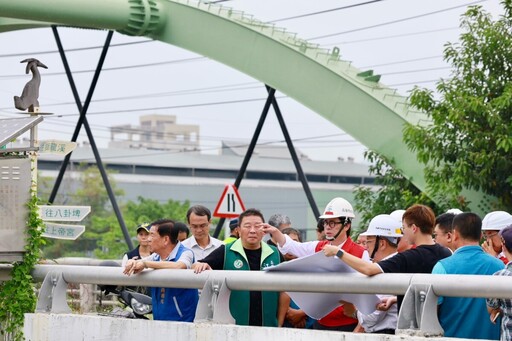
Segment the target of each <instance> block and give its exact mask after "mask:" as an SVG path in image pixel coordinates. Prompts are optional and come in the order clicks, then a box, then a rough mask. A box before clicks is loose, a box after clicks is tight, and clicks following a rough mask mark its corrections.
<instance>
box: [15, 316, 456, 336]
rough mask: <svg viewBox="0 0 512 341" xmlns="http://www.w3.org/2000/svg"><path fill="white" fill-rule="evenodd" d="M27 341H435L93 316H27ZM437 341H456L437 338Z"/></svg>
mask: <svg viewBox="0 0 512 341" xmlns="http://www.w3.org/2000/svg"><path fill="white" fill-rule="evenodd" d="M24 333H25V338H26V340H27V341H69V340H85V341H87V340H123V341H140V340H151V341H169V340H173V341H239V340H243V341H261V340H265V341H272V340H293V341H311V340H314V341H344V340H347V341H348V340H350V341H399V340H400V341H405V340H407V341H409V340H412V341H420V340H422V341H426V340H429V341H432V338H424V337H411V336H397V335H384V334H356V333H344V332H335V331H321V330H305V329H291V328H270V327H247V326H235V325H225V324H214V323H207V322H205V323H184V322H165V321H149V320H133V319H123V318H114V317H104V316H93V315H75V314H26V315H25V326H24ZM435 340H436V341H442V340H457V341H462V340H464V339H452V338H444V337H441V338H435Z"/></svg>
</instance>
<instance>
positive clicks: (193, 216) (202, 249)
mask: <svg viewBox="0 0 512 341" xmlns="http://www.w3.org/2000/svg"><path fill="white" fill-rule="evenodd" d="M211 220H212V214H211V212H210V210H209V209H208V208H206V207H205V206H203V205H195V206H192V207H190V208H189V209H188V211H187V222H188V226H190V230H191V231H192V236H190V237H189V238H187V239H185V240H184V241H183V245H184V246H185V247H187V248H189V249H190V250H192V251H193V252H194V256H195V258H196V260H197V259H203V258H204V257H206V256H208V255H209V254H210V253H212V251H213V250H215V249H216V248H217V247H219V246H220V245H222V241H221V240H218V239H217V238H213V237H212V236H210V223H211Z"/></svg>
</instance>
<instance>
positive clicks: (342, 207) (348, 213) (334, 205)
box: [319, 197, 356, 219]
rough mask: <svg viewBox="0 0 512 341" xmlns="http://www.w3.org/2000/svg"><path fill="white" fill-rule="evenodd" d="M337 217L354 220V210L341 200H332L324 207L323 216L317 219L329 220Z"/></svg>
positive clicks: (345, 201)
mask: <svg viewBox="0 0 512 341" xmlns="http://www.w3.org/2000/svg"><path fill="white" fill-rule="evenodd" d="M337 217H347V218H355V217H356V216H355V215H354V209H353V208H352V205H350V203H349V202H348V201H347V200H345V199H343V198H339V197H338V198H334V199H332V200H331V201H330V202H329V203H328V204H327V206H325V210H324V214H322V215H321V216H320V217H319V218H321V219H329V218H337Z"/></svg>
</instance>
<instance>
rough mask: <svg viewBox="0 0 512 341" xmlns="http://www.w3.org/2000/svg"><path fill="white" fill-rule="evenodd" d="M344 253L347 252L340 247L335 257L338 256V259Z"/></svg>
mask: <svg viewBox="0 0 512 341" xmlns="http://www.w3.org/2000/svg"><path fill="white" fill-rule="evenodd" d="M344 253H345V252H343V250H342V249H339V250H338V252H336V255H335V257H336V258H338V259H341V257H343V254H344Z"/></svg>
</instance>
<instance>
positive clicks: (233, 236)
mask: <svg viewBox="0 0 512 341" xmlns="http://www.w3.org/2000/svg"><path fill="white" fill-rule="evenodd" d="M229 230H230V234H229V237H227V238H226V239H224V244H229V243H232V242H234V241H235V240H237V239H238V238H239V237H240V229H239V225H238V218H235V219H231V220H230V221H229Z"/></svg>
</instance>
